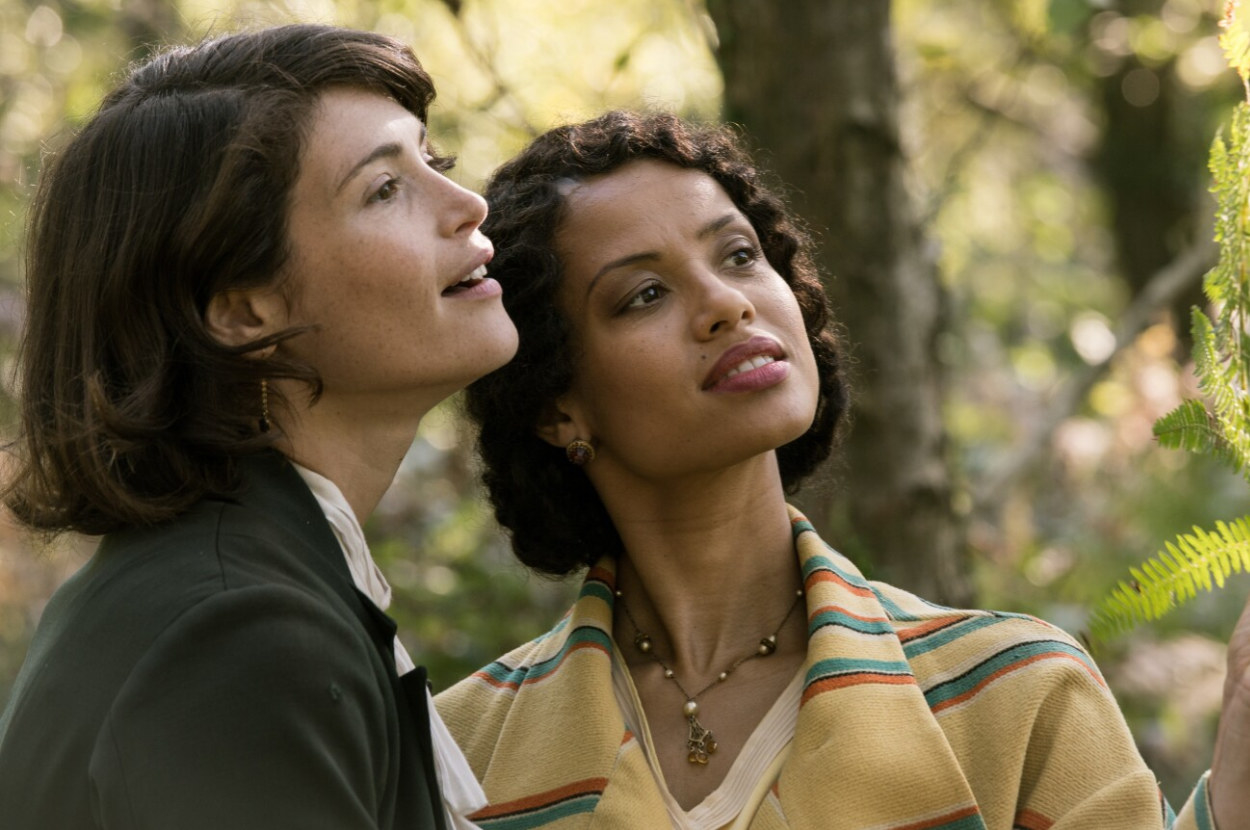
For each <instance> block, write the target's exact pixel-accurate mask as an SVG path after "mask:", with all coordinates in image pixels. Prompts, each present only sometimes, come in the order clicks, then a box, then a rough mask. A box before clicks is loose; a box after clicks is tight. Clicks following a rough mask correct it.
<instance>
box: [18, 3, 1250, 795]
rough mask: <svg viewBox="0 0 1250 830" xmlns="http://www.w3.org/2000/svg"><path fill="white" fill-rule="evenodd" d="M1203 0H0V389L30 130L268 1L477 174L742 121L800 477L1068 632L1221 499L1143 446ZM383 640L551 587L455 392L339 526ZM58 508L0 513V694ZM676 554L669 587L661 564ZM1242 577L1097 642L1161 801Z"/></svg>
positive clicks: (1180, 313)
mask: <svg viewBox="0 0 1250 830" xmlns="http://www.w3.org/2000/svg"><path fill="white" fill-rule="evenodd" d="M1222 6H1223V3H1222V0H895V1H894V2H887V0H341V1H340V2H334V0H291V1H290V2H250V1H241V2H239V1H236V0H45V2H37V0H0V355H4V356H5V357H4V358H3V360H4V361H5V364H6V365H4V366H0V377H2V385H0V424H3V425H4V426H3V428H5V429H10V430H11V428H12V423H13V405H12V400H13V394H14V389H13V388H12V381H11V378H12V371H11V365H10V364H11V355H12V352H13V346H14V344H15V342H16V338H17V336H18V333H19V331H20V327H21V322H22V305H23V300H22V296H23V289H22V264H21V249H22V229H23V226H24V215H25V209H26V204H27V202H28V199H29V197H30V195H31V192H32V188H33V185H34V182H35V180H36V177H37V172H38V167H39V160H40V157H41V155H42V154H43V153H44V152H46V151H48V150H50V149H55V148H56V147H57V146H59V145H60V144H62V143H63V142H64V141H65V139H66V137H67V135H69V134H70V132H72V130H73V128H74V126H75V125H76V124H78V123H81V121H82V120H83V119H84V118H86V117H88V116H89V115H90V114H91V112H92V111H93V109H94V107H95V106H96V104H97V103H98V101H99V99H100V97H101V96H102V94H103V93H104V92H105V91H106V90H107V89H108V88H109V87H110V86H111V85H112V83H113V81H114V80H116V78H117V77H118V73H119V72H120V71H122V70H123V68H124V67H125V66H126V65H127V64H128V63H129V62H131V61H133V60H136V59H140V58H142V57H143V56H144V55H146V54H148V53H149V51H150V49H151V48H152V46H153V45H154V44H159V43H167V42H181V41H186V40H194V39H198V38H200V37H203V36H205V35H211V34H215V33H221V32H225V31H229V30H233V29H235V28H238V27H240V26H246V27H254V26H259V25H268V24H274V23H281V22H288V21H292V20H301V21H321V22H333V23H339V24H343V25H349V26H355V27H360V28H367V29H373V30H377V31H382V32H386V33H388V34H392V35H395V36H398V37H400V38H402V39H403V40H405V41H407V42H409V43H411V44H412V45H413V47H414V48H415V50H416V52H417V54H418V55H419V56H420V58H421V60H422V61H423V63H424V64H425V65H426V67H427V68H428V69H429V70H430V72H431V74H432V75H433V77H434V79H435V82H436V84H437V87H438V90H439V98H438V101H437V102H436V104H435V108H434V111H433V113H432V114H431V119H430V120H431V125H430V126H431V134H432V136H433V137H434V138H435V139H436V140H437V141H438V142H439V143H440V144H441V146H442V148H443V149H445V150H448V151H451V152H453V153H455V154H457V155H458V156H459V159H460V161H459V164H458V166H457V168H456V170H455V171H454V172H453V173H452V175H453V177H455V178H456V179H457V180H459V181H460V182H462V183H463V184H465V185H466V186H469V187H474V188H478V187H480V185H481V183H482V182H483V180H484V179H485V178H486V176H488V175H489V173H490V171H491V170H492V169H493V168H494V167H495V166H496V165H498V164H499V163H500V162H502V161H503V160H505V159H506V158H508V157H509V156H510V155H511V154H512V153H514V152H515V151H516V150H518V149H519V148H520V147H521V146H523V145H524V143H525V142H526V141H527V140H528V139H529V138H530V137H532V136H533V135H535V134H536V133H537V132H540V131H542V130H544V129H546V128H548V127H550V126H553V125H554V124H557V123H561V122H565V121H569V120H574V119H581V118H585V117H589V116H591V115H594V114H597V113H598V112H600V111H602V110H604V109H607V108H610V107H640V106H643V107H653V108H656V107H658V108H665V109H671V110H675V111H677V112H680V113H682V114H684V115H686V116H689V117H692V118H696V119H727V120H731V121H733V122H734V123H737V124H740V125H741V126H742V129H743V132H744V134H745V136H746V139H747V143H748V144H749V145H750V146H752V147H753V148H755V149H756V150H757V151H758V153H759V157H760V158H761V159H762V160H763V161H764V162H765V163H766V164H767V165H768V166H770V167H772V168H773V169H774V170H775V171H776V172H777V173H778V174H779V175H780V177H781V179H782V180H783V181H785V182H786V183H787V184H788V186H789V192H790V195H791V198H792V200H793V202H794V204H795V206H796V207H797V208H798V209H799V211H800V213H801V214H802V215H803V216H804V218H805V219H806V221H807V222H808V224H809V225H810V226H811V228H812V229H813V230H814V231H815V232H816V234H817V236H818V238H819V240H820V244H821V259H822V263H823V265H824V267H825V269H826V271H827V273H828V285H829V289H830V293H831V296H832V297H833V299H834V302H835V307H836V310H837V314H838V317H839V319H840V320H841V321H842V322H843V324H844V327H845V332H846V336H847V339H848V342H849V343H851V344H852V346H853V353H854V367H853V368H854V377H855V384H856V390H857V393H856V403H855V413H856V414H855V422H854V427H853V430H852V431H851V433H850V434H849V435H848V437H847V439H846V441H845V442H844V445H843V447H842V451H841V452H840V454H839V456H838V458H837V459H835V460H834V461H833V462H832V463H830V464H829V465H828V467H827V469H825V470H823V471H822V472H821V474H820V475H819V476H818V477H817V480H816V481H815V482H814V483H813V484H811V485H809V486H808V487H807V488H806V489H805V491H804V492H803V493H802V494H801V495H800V496H799V497H798V499H797V501H798V503H799V504H800V506H801V507H802V508H803V509H805V510H806V511H808V513H809V515H810V516H811V517H812V518H813V520H814V521H815V522H816V523H817V524H818V526H820V528H821V529H822V531H823V532H824V534H825V538H826V539H827V540H829V541H830V542H831V543H832V544H834V545H835V546H837V547H839V548H840V549H841V550H843V551H844V552H846V553H847V554H849V555H851V556H852V557H853V558H855V559H856V560H857V561H858V562H859V564H860V565H861V566H862V567H863V568H864V569H865V570H866V571H867V572H868V574H869V575H870V576H873V577H875V578H882V579H886V580H887V581H891V582H894V583H896V584H899V585H902V586H904V587H908V588H910V589H912V590H915V591H917V592H919V593H921V594H923V595H925V596H928V597H930V598H933V599H936V600H939V601H942V602H946V603H951V604H974V605H978V606H985V607H995V608H1002V609H1006V610H1012V611H1024V612H1028V613H1033V614H1037V615H1038V616H1041V617H1043V618H1045V619H1048V620H1050V621H1052V622H1054V623H1056V624H1058V625H1060V626H1062V627H1064V628H1066V629H1068V630H1070V631H1072V632H1073V633H1076V634H1078V635H1079V634H1080V633H1081V631H1082V629H1083V627H1084V625H1085V621H1086V618H1087V615H1088V612H1089V609H1090V607H1091V605H1092V604H1093V602H1094V601H1095V600H1096V599H1097V598H1098V597H1100V596H1101V595H1102V594H1103V593H1105V592H1106V591H1107V590H1109V589H1110V587H1111V586H1112V585H1113V584H1114V582H1115V580H1117V579H1119V578H1121V576H1122V575H1123V574H1124V573H1125V572H1126V570H1127V567H1128V565H1129V564H1132V563H1135V562H1139V561H1141V560H1142V559H1144V558H1145V557H1147V556H1149V555H1151V554H1153V553H1154V552H1155V551H1156V550H1157V549H1158V548H1159V547H1160V546H1161V544H1162V542H1163V540H1165V539H1169V538H1172V537H1173V536H1175V535H1176V534H1177V533H1178V532H1182V531H1186V530H1188V529H1189V528H1190V527H1191V526H1192V525H1194V524H1198V525H1202V526H1210V525H1211V524H1212V523H1213V521H1214V520H1215V519H1218V518H1227V517H1230V516H1235V515H1241V513H1243V512H1244V504H1245V501H1246V495H1247V494H1246V492H1245V485H1244V482H1243V481H1242V480H1241V479H1240V478H1239V477H1237V476H1235V475H1233V474H1230V473H1229V472H1227V471H1225V470H1221V469H1219V468H1217V467H1215V466H1213V465H1212V464H1211V463H1210V462H1208V461H1205V460H1203V459H1202V458H1200V457H1197V456H1192V455H1188V454H1185V453H1181V452H1177V451H1169V450H1163V449H1160V448H1159V447H1158V446H1157V444H1156V443H1155V441H1154V439H1153V437H1152V435H1151V425H1152V423H1153V422H1154V420H1155V419H1156V418H1157V417H1159V416H1160V415H1162V414H1164V413H1166V412H1168V411H1170V410H1171V409H1172V408H1173V407H1174V406H1175V405H1176V404H1177V403H1178V402H1179V400H1180V399H1181V398H1182V397H1185V396H1192V395H1194V394H1195V390H1194V388H1193V381H1192V375H1191V372H1190V368H1191V367H1190V366H1189V359H1188V354H1189V344H1188V341H1187V329H1188V322H1187V321H1188V317H1189V313H1188V309H1189V307H1190V306H1191V305H1193V304H1200V303H1201V302H1202V297H1201V293H1200V281H1201V275H1202V274H1203V272H1204V271H1205V270H1206V269H1208V268H1209V267H1210V266H1211V265H1212V263H1213V257H1214V253H1215V249H1214V245H1213V244H1212V242H1211V220H1210V216H1211V212H1212V208H1213V201H1212V199H1211V197H1210V194H1209V193H1208V187H1209V175H1208V173H1207V169H1206V159H1207V151H1208V148H1209V146H1210V143H1211V141H1212V139H1213V137H1214V136H1215V135H1216V133H1217V131H1218V129H1219V128H1220V125H1221V124H1222V123H1223V122H1224V121H1225V120H1226V119H1227V117H1228V115H1229V111H1230V108H1231V106H1232V104H1233V103H1234V102H1235V101H1237V100H1238V98H1239V96H1241V95H1242V94H1244V93H1243V90H1242V87H1241V84H1240V83H1239V82H1238V79H1237V77H1236V75H1235V73H1233V72H1232V71H1231V70H1229V69H1228V68H1227V66H1226V64H1225V62H1224V59H1223V56H1222V53H1221V51H1220V48H1219V45H1218V42H1217V36H1218V21H1219V18H1220V15H1221V13H1222V10H1223V9H1222ZM366 532H367V533H368V535H369V538H370V542H371V545H372V547H373V550H374V553H375V556H376V557H377V559H378V560H379V561H380V562H381V564H382V566H383V568H384V569H385V571H386V572H387V575H388V577H389V578H390V580H391V582H392V584H393V586H394V588H395V604H394V606H393V607H392V609H391V610H392V613H393V614H394V616H395V617H396V618H397V619H398V620H399V622H400V626H401V633H402V636H403V638H404V640H405V641H406V643H407V644H408V646H409V648H410V649H411V650H413V651H414V652H415V653H417V654H420V655H421V656H422V659H423V660H424V661H425V662H426V663H427V664H428V665H429V666H430V669H431V675H432V677H433V679H434V681H435V684H436V686H438V687H444V686H446V685H447V684H449V683H450V682H453V681H454V680H456V679H458V678H459V677H461V676H463V675H464V674H465V673H467V672H469V671H472V670H473V669H475V668H478V667H479V666H481V665H482V664H484V663H486V662H488V661H489V660H490V659H492V658H493V657H495V656H497V655H498V654H499V653H501V652H502V651H504V650H505V649H507V648H509V647H511V646H512V645H513V644H515V643H516V642H518V641H520V640H523V639H528V638H530V637H533V636H535V635H537V634H538V633H540V632H541V631H543V630H545V629H546V628H547V627H548V626H549V625H550V623H551V622H552V621H553V620H554V619H555V618H556V617H557V616H558V615H559V614H561V613H562V612H563V610H564V609H565V607H566V606H567V604H568V603H569V601H570V598H571V597H572V596H573V594H574V593H575V591H576V587H577V584H576V583H577V581H576V580H571V581H568V582H563V583H560V582H552V581H549V580H546V579H540V578H537V577H534V576H532V575H528V574H527V573H525V572H524V571H523V570H522V569H521V568H520V567H519V566H518V565H516V564H515V563H514V562H513V561H512V560H511V558H510V554H509V553H508V548H507V540H506V539H505V538H503V536H502V535H501V534H500V533H499V531H498V529H497V528H496V527H495V526H494V524H493V520H492V518H491V515H490V512H489V509H488V508H486V507H485V506H484V504H483V501H482V499H481V493H480V491H479V490H478V488H477V486H476V483H475V469H474V460H473V455H472V436H471V435H469V434H468V433H467V431H466V429H465V428H464V426H463V425H462V423H461V421H460V418H459V415H458V411H457V405H456V402H454V401H453V402H451V403H449V404H448V405H445V406H444V407H442V408H440V409H438V410H436V411H435V412H434V413H433V414H432V415H431V416H430V417H428V418H427V419H426V421H425V423H423V425H422V428H421V432H420V434H419V436H418V438H417V440H416V442H415V443H414V445H413V447H412V450H411V451H410V453H409V454H408V456H407V458H406V460H405V463H404V465H403V467H402V469H401V470H400V473H399V475H398V477H397V479H396V482H395V485H394V486H393V487H392V488H391V490H390V492H389V493H388V494H387V496H386V498H385V500H384V502H383V504H382V505H381V508H380V509H379V511H378V513H377V514H376V515H375V516H374V517H373V518H372V519H371V520H370V522H369V523H368V524H367V526H366ZM92 547H93V542H92V540H90V539H77V538H61V539H59V540H56V541H55V542H54V543H51V544H49V543H46V542H42V541H38V540H34V539H32V538H30V537H28V536H26V535H24V534H23V533H21V532H20V531H19V530H17V529H16V528H14V527H13V526H12V525H11V524H9V523H0V705H2V704H3V701H4V700H5V699H6V698H7V694H8V690H9V687H10V684H11V683H12V679H13V677H14V676H15V675H16V673H17V670H18V668H19V666H20V664H21V661H22V659H23V657H24V654H25V648H26V644H27V642H28V640H29V637H30V635H31V633H32V631H33V629H34V625H35V623H36V622H37V619H38V616H39V612H40V610H41V608H42V606H43V603H44V602H45V601H46V599H47V597H48V596H49V595H50V594H51V592H52V591H53V590H54V589H55V587H56V585H58V584H59V583H60V581H62V580H63V579H64V578H65V577H66V576H67V575H68V574H69V573H71V572H72V571H73V570H74V569H75V568H76V567H78V565H80V564H81V563H82V561H83V560H84V559H85V557H86V556H88V555H89V554H90V551H91V549H92ZM693 587H694V588H695V589H697V588H698V586H693ZM1248 587H1250V584H1248V583H1247V582H1246V581H1245V580H1244V578H1243V579H1242V580H1240V581H1238V580H1234V585H1233V588H1232V590H1228V591H1224V592H1222V593H1220V594H1217V595H1213V596H1207V597H1203V598H1202V599H1201V600H1200V601H1199V602H1197V603H1195V604H1193V605H1191V606H1189V607H1187V608H1185V609H1183V610H1182V611H1181V612H1178V613H1176V614H1174V615H1172V616H1170V617H1169V618H1168V619H1167V620H1165V621H1164V622H1162V623H1157V624H1154V625H1151V626H1149V627H1143V628H1141V629H1139V630H1138V631H1136V632H1135V633H1133V634H1132V635H1130V636H1126V637H1123V638H1120V639H1118V640H1116V641H1114V642H1110V643H1102V644H1098V649H1097V657H1098V659H1099V662H1100V664H1101V665H1102V667H1103V669H1104V671H1105V672H1106V674H1107V676H1108V679H1109V682H1110V684H1111V686H1112V688H1113V690H1114V691H1115V693H1116V695H1117V697H1118V699H1119V700H1120V702H1121V704H1122V705H1123V706H1124V708H1125V711H1126V715H1127V716H1128V718H1129V722H1130V725H1131V726H1132V727H1133V730H1134V734H1135V735H1136V737H1137V740H1138V744H1139V746H1140V747H1141V750H1142V752H1143V754H1144V755H1145V757H1146V759H1147V761H1148V762H1149V763H1150V764H1151V766H1152V767H1153V768H1154V770H1155V771H1156V773H1157V774H1158V775H1159V777H1160V779H1161V780H1162V782H1163V785H1164V789H1165V792H1166V793H1167V795H1168V796H1169V798H1170V799H1171V800H1172V801H1173V803H1174V804H1175V805H1179V804H1180V803H1182V802H1183V801H1184V799H1185V797H1186V794H1187V791H1188V789H1189V787H1190V786H1192V784H1193V782H1194V780H1195V778H1196V776H1197V775H1198V774H1199V772H1200V771H1201V770H1202V769H1204V768H1205V766H1206V765H1207V764H1208V763H1209V760H1210V751H1211V740H1212V737H1213V734H1214V724H1215V718H1216V716H1217V714H1218V707H1219V701H1220V694H1221V685H1222V682H1223V654H1224V647H1223V641H1224V639H1225V638H1226V637H1227V635H1228V632H1229V630H1230V628H1231V624H1232V621H1233V620H1234V619H1235V618H1236V615H1237V613H1238V611H1239V610H1240V607H1241V605H1242V603H1243V601H1244V598H1245V594H1246V592H1247V588H1248Z"/></svg>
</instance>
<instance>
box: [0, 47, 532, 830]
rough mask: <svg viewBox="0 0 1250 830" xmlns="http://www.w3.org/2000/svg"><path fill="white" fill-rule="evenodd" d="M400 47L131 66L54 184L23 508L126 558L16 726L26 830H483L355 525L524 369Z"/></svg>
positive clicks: (199, 50)
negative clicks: (446, 405)
mask: <svg viewBox="0 0 1250 830" xmlns="http://www.w3.org/2000/svg"><path fill="white" fill-rule="evenodd" d="M433 98H434V87H433V84H432V83H431V81H430V78H429V76H428V75H427V74H426V72H425V70H424V69H423V68H422V67H421V65H420V64H419V63H418V62H417V59H416V57H415V56H414V55H413V54H412V51H411V50H410V49H409V48H408V47H407V46H405V45H403V44H401V43H399V42H397V41H394V40H392V39H390V38H387V37H383V36H381V35H375V34H370V33H367V32H357V31H351V30H345V29H338V28H333V27H328V26H298V25H297V26H286V27H278V28H274V29H266V30H262V31H258V32H251V33H241V34H233V35H227V36H224V37H221V38H217V39H214V40H210V41H206V42H204V43H201V44H198V45H195V46H190V47H179V48H172V49H169V50H167V51H164V52H162V53H161V54H159V55H157V56H156V57H154V58H153V59H152V60H150V61H148V62H147V63H145V64H143V65H141V66H138V67H137V68H135V69H134V70H133V71H132V72H131V73H130V74H129V76H128V77H127V78H126V79H125V81H124V82H123V83H122V84H121V85H120V86H119V87H118V88H117V89H115V90H114V91H113V92H112V93H110V94H109V95H108V96H107V97H106V98H105V100H104V103H103V105H102V106H101V108H100V110H99V112H98V113H97V114H96V115H95V116H94V117H93V118H92V119H91V120H90V121H89V123H87V124H86V125H85V127H84V128H83V129H82V130H81V132H80V133H79V134H78V135H77V136H76V137H75V138H74V139H73V140H72V141H70V142H69V144H68V145H67V146H66V147H65V148H64V149H63V150H62V151H61V152H60V153H59V154H57V156H56V157H55V159H54V160H52V161H51V162H50V164H49V165H48V166H47V167H46V168H45V171H44V174H43V178H42V182H41V186H40V190H39V194H38V197H37V199H36V201H35V205H34V209H33V211H32V217H33V219H32V225H31V230H30V242H29V256H28V260H27V273H26V276H27V283H28V293H29V302H28V306H27V323H26V331H25V334H24V340H23V344H22V351H21V367H20V368H21V398H22V400H21V435H20V438H19V440H18V441H17V442H16V443H15V445H14V446H13V447H11V451H12V452H13V453H14V458H13V459H12V461H13V468H12V471H13V472H14V477H13V479H12V481H11V482H10V483H9V486H8V489H7V490H6V492H5V501H6V503H7V505H8V506H9V507H10V508H11V509H12V511H13V512H14V514H15V515H16V516H17V517H18V518H19V519H21V520H22V521H24V522H25V523H26V524H27V525H28V526H30V527H32V528H35V529H38V530H43V531H48V532H58V531H65V530H73V531H79V532H83V533H88V534H103V537H104V538H103V539H102V541H101V543H100V545H99V548H98V551H97V552H96V554H95V555H94V556H93V558H92V559H91V561H90V562H89V563H88V564H87V565H85V566H84V567H83V568H82V569H81V570H80V571H79V572H78V573H77V574H75V575H74V576H73V577H72V578H71V579H70V580H69V581H68V582H67V583H66V584H65V585H64V586H62V587H61V588H60V589H59V590H58V591H57V592H56V594H55V595H54V596H53V598H52V600H51V601H50V602H49V603H48V605H47V607H46V610H45V611H44V612H43V615H42V618H41V620H40V623H39V627H38V630H37V631H36V633H35V637H34V641H33V643H32V645H31V647H30V652H29V654H28V655H27V658H26V661H25V664H24V666H23V668H22V670H21V673H20V675H19V677H18V679H17V682H16V684H15V686H14V687H13V689H12V692H11V694H10V695H9V699H8V703H7V706H6V707H5V710H4V713H3V715H2V716H0V816H2V817H3V818H0V824H2V825H3V826H4V828H5V830H53V829H54V828H55V830H80V829H85V828H105V827H107V828H136V830H137V828H169V830H173V829H174V828H177V830H199V829H200V828H202V830H273V828H280V827H290V828H297V827H298V828H335V830H351V829H356V830H379V828H396V830H418V829H419V828H445V827H453V826H454V827H458V828H459V827H467V826H470V825H468V824H467V823H466V821H465V820H464V819H463V818H462V814H464V813H467V812H472V810H473V809H475V808H476V807H478V806H480V804H481V801H480V797H481V790H480V788H479V787H478V785H477V782H476V780H475V779H473V777H472V773H471V772H469V770H468V768H467V766H466V765H465V764H464V759H463V756H461V755H460V754H459V751H458V750H457V749H456V748H455V745H454V744H453V743H452V742H451V740H450V738H449V737H448V736H447V735H446V730H445V728H444V727H442V725H441V721H439V720H438V719H437V717H432V716H431V711H432V706H430V705H429V693H428V691H427V686H426V682H425V672H424V669H421V668H416V667H414V665H413V660H412V659H411V657H410V656H409V654H408V653H407V652H406V651H405V650H404V648H403V647H402V646H401V645H400V644H399V641H398V640H397V639H396V638H395V623H394V622H393V621H392V620H391V619H390V618H389V617H388V616H387V615H386V614H385V613H384V609H385V608H386V605H387V603H388V601H389V598H390V590H389V588H388V586H387V585H386V582H385V580H384V579H383V578H382V575H381V572H380V571H379V570H378V569H377V566H376V565H375V564H374V563H373V560H372V558H371V557H370V555H369V550H368V547H367V545H366V544H365V539H364V535H363V533H362V532H361V529H360V523H361V522H362V521H363V520H364V519H365V518H366V517H367V516H368V515H369V513H370V512H371V511H372V510H373V508H374V506H375V505H376V504H377V502H378V500H379V499H380V498H381V497H382V494H383V492H384V491H385V490H386V488H387V487H388V486H389V485H390V483H391V481H392V479H393V477H394V475H395V471H396V469H397V468H398V465H399V462H400V460H401V459H402V458H403V456H404V453H405V452H406V451H407V449H408V447H409V446H410V445H411V442H412V440H413V437H414V436H415V434H416V430H417V425H418V422H419V421H420V420H421V418H422V416H423V415H424V414H425V413H426V412H427V411H429V409H430V408H431V407H433V406H434V405H435V404H437V403H438V402H439V401H441V400H442V399H443V398H445V397H447V396H448V395H450V394H452V393H453V392H455V391H457V390H459V389H461V388H463V387H464V386H465V385H467V384H468V383H469V382H470V381H472V380H474V379H476V378H478V377H480V376H482V375H484V374H486V373H487V372H489V371H491V370H492V369H495V368H497V367H498V366H500V365H501V364H503V363H504V362H505V361H506V360H508V358H510V357H511V356H512V354H513V352H514V350H515V348H516V331H515V329H514V328H513V327H512V325H511V323H510V322H509V320H508V318H507V316H506V314H505V313H504V311H503V306H502V303H501V302H500V299H499V293H500V292H499V286H498V284H497V283H495V282H494V281H493V280H491V279H489V278H487V277H486V276H485V266H486V263H487V262H488V261H489V260H490V258H491V247H490V243H489V241H487V239H486V238H485V237H484V236H483V235H482V233H481V230H480V225H481V222H482V219H483V218H484V217H485V215H486V206H485V203H484V201H483V200H482V198H481V197H480V196H477V195H476V194H474V193H471V192H469V191H467V190H465V189H464V188H462V187H460V186H459V185H457V184H455V183H454V182H452V181H451V180H450V179H448V178H447V177H446V176H445V175H444V171H446V170H447V168H448V167H450V160H449V159H445V158H441V157H440V156H439V155H438V154H437V153H436V152H435V151H434V150H433V149H432V147H431V145H430V143H429V142H428V140H427V137H426V129H425V119H426V112H427V109H428V107H429V105H430V102H431V101H432V100H433Z"/></svg>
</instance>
